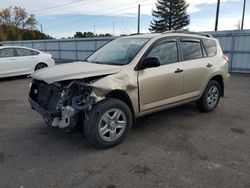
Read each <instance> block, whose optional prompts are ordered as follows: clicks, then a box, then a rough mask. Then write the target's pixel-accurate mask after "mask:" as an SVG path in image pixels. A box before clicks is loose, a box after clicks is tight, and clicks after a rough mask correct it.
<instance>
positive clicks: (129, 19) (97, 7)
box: [0, 0, 250, 38]
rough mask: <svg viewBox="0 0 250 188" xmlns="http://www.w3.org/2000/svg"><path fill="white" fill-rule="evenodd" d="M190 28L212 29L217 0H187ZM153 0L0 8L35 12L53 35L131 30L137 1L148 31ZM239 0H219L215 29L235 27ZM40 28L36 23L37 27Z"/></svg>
mask: <svg viewBox="0 0 250 188" xmlns="http://www.w3.org/2000/svg"><path fill="white" fill-rule="evenodd" d="M187 2H188V3H189V4H190V6H189V8H188V14H189V15H190V16H191V24H190V26H189V29H190V30H191V31H211V30H213V29H214V22H215V21H214V20H215V11H216V2H217V0H187ZM155 3H156V0H126V1H124V0H53V1H52V0H1V3H0V9H3V8H6V7H9V6H21V7H23V8H26V10H27V12H29V13H33V14H35V15H36V18H37V20H38V22H39V24H42V26H43V31H44V32H45V33H47V34H50V35H52V36H53V37H56V38H61V37H68V36H73V34H74V33H75V32H76V31H92V32H94V31H95V32H96V33H111V34H113V33H115V35H120V34H131V33H135V32H136V30H137V5H138V4H141V14H142V15H141V32H148V27H149V25H150V21H151V20H152V16H151V10H152V9H154V8H155ZM242 6H243V0H221V12H220V20H219V30H232V29H236V28H237V25H238V23H239V21H240V20H241V16H242ZM38 28H39V29H40V26H39V27H38ZM245 28H246V29H250V2H248V4H247V6H246V18H245Z"/></svg>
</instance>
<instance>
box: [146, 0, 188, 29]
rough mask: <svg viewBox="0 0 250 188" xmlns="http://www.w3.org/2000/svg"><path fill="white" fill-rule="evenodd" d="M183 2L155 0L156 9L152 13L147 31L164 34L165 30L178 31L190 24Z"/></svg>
mask: <svg viewBox="0 0 250 188" xmlns="http://www.w3.org/2000/svg"><path fill="white" fill-rule="evenodd" d="M188 6H189V4H187V3H186V1H185V0H157V3H156V9H157V10H153V11H152V15H153V17H154V19H153V21H151V24H150V28H149V30H150V31H151V32H164V31H167V30H180V29H183V28H184V27H186V26H188V25H189V23H190V18H189V15H188V14H187V8H188Z"/></svg>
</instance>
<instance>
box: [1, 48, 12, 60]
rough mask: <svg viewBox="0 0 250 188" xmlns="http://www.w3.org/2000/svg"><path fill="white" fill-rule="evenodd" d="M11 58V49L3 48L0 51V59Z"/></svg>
mask: <svg viewBox="0 0 250 188" xmlns="http://www.w3.org/2000/svg"><path fill="white" fill-rule="evenodd" d="M13 56H14V52H13V48H4V49H1V50H0V58H3V57H13Z"/></svg>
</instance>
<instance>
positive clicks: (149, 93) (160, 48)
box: [138, 38, 183, 112]
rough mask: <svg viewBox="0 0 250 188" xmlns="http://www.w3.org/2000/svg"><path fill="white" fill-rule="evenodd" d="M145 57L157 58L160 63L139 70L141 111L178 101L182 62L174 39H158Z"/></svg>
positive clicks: (180, 87) (180, 90)
mask: <svg viewBox="0 0 250 188" xmlns="http://www.w3.org/2000/svg"><path fill="white" fill-rule="evenodd" d="M147 57H156V58H158V59H159V61H160V64H161V65H160V66H159V67H155V68H148V69H144V70H140V71H139V75H138V82H139V96H140V97H139V98H140V99H139V100H140V110H141V112H145V111H148V110H153V109H155V108H159V107H163V106H166V105H168V104H171V103H175V102H177V101H180V100H181V94H182V84H183V75H182V64H181V63H180V62H179V56H178V46H177V41H176V39H175V38H173V39H171V38H170V39H165V40H161V41H159V42H158V43H156V44H155V45H154V46H153V47H152V48H151V49H150V50H149V52H147V54H146V56H145V58H147Z"/></svg>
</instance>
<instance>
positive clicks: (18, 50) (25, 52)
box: [16, 48, 38, 56]
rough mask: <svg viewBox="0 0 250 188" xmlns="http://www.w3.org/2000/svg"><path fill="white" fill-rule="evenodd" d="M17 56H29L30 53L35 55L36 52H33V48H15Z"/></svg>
mask: <svg viewBox="0 0 250 188" xmlns="http://www.w3.org/2000/svg"><path fill="white" fill-rule="evenodd" d="M16 53H17V56H31V55H37V54H38V52H35V51H33V50H28V49H23V48H16Z"/></svg>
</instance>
